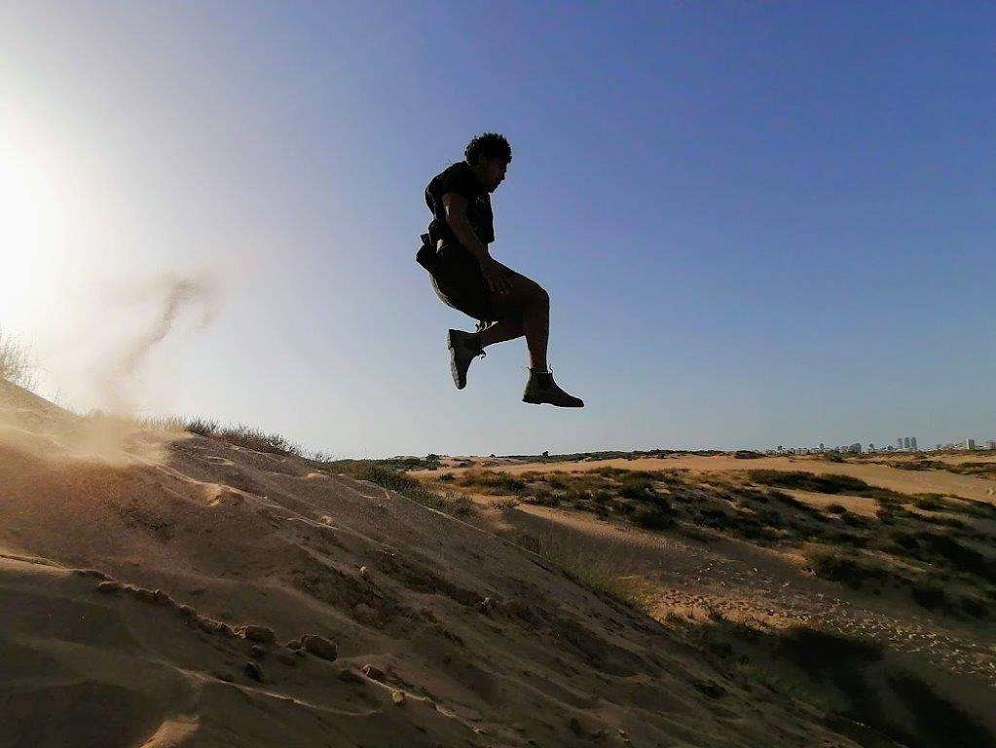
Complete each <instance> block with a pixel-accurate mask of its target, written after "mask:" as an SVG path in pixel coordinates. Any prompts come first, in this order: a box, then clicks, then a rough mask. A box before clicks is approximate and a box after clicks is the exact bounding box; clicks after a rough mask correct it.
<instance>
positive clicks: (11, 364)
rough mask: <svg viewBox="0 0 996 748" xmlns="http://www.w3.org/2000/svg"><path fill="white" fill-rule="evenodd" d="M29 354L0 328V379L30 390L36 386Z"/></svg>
mask: <svg viewBox="0 0 996 748" xmlns="http://www.w3.org/2000/svg"><path fill="white" fill-rule="evenodd" d="M35 371H36V369H35V365H34V363H33V362H32V359H31V352H30V351H29V350H28V348H27V347H26V346H24V345H23V344H22V343H20V342H18V340H17V339H16V338H14V337H12V336H11V335H9V334H7V333H5V332H4V331H3V328H0V379H3V380H6V381H8V382H11V383H13V384H16V385H18V386H19V387H24V388H25V389H29V390H30V389H31V388H32V387H34V386H35V384H36V378H35Z"/></svg>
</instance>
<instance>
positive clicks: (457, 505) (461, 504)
mask: <svg viewBox="0 0 996 748" xmlns="http://www.w3.org/2000/svg"><path fill="white" fill-rule="evenodd" d="M448 509H449V512H450V514H452V515H453V516H455V517H469V516H470V515H472V514H474V513H475V509H476V507H475V506H474V501H473V499H471V498H470V497H469V496H457V497H456V498H455V499H452V500H451V501H450V502H449V506H448Z"/></svg>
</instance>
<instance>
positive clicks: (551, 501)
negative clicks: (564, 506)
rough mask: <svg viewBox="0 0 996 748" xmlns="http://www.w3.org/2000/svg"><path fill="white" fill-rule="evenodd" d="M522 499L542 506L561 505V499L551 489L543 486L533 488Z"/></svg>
mask: <svg viewBox="0 0 996 748" xmlns="http://www.w3.org/2000/svg"><path fill="white" fill-rule="evenodd" d="M522 497H523V500H525V501H526V502H527V503H529V504H539V505H540V506H557V505H558V504H560V497H559V496H558V495H557V494H555V493H554V492H553V491H551V490H550V489H549V488H544V487H543V486H539V487H537V488H531V489H530V490H529V491H527V492H525V493H524V494H523V496H522Z"/></svg>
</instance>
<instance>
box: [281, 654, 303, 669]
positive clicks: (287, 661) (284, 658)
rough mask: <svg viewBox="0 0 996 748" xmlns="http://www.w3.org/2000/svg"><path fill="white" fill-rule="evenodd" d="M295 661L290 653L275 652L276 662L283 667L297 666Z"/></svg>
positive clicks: (295, 658)
mask: <svg viewBox="0 0 996 748" xmlns="http://www.w3.org/2000/svg"><path fill="white" fill-rule="evenodd" d="M297 660H298V658H297V657H295V656H294V655H293V654H291V653H290V652H277V662H279V663H281V664H283V665H289V666H291V667H294V665H296V664H297Z"/></svg>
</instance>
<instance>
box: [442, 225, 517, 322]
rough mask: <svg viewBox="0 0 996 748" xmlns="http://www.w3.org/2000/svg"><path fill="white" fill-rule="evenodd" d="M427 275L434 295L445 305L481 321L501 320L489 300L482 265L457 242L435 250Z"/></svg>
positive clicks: (489, 293) (489, 294)
mask: <svg viewBox="0 0 996 748" xmlns="http://www.w3.org/2000/svg"><path fill="white" fill-rule="evenodd" d="M430 275H431V276H432V287H433V288H434V289H435V291H436V295H437V296H439V298H440V300H441V301H442V302H443V303H444V304H446V305H447V306H451V307H453V308H454V309H457V310H459V311H461V312H463V313H464V314H466V315H468V316H470V317H473V318H474V319H477V320H480V321H481V322H493V321H495V320H498V319H501V315H500V314H499V313H498V311H497V310H496V309H495V307H494V304H493V303H492V301H491V292H490V291H489V290H488V284H487V282H486V281H485V280H484V273H482V272H481V264H480V263H479V262H478V261H477V258H475V257H474V255H472V254H471V253H470V252H468V251H467V250H466V249H464V248H463V247H462V246H460V245H459V244H444V245H443V246H442V247H440V248H439V249H438V250H437V251H436V258H435V262H434V264H433V266H432V270H431V271H430Z"/></svg>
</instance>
